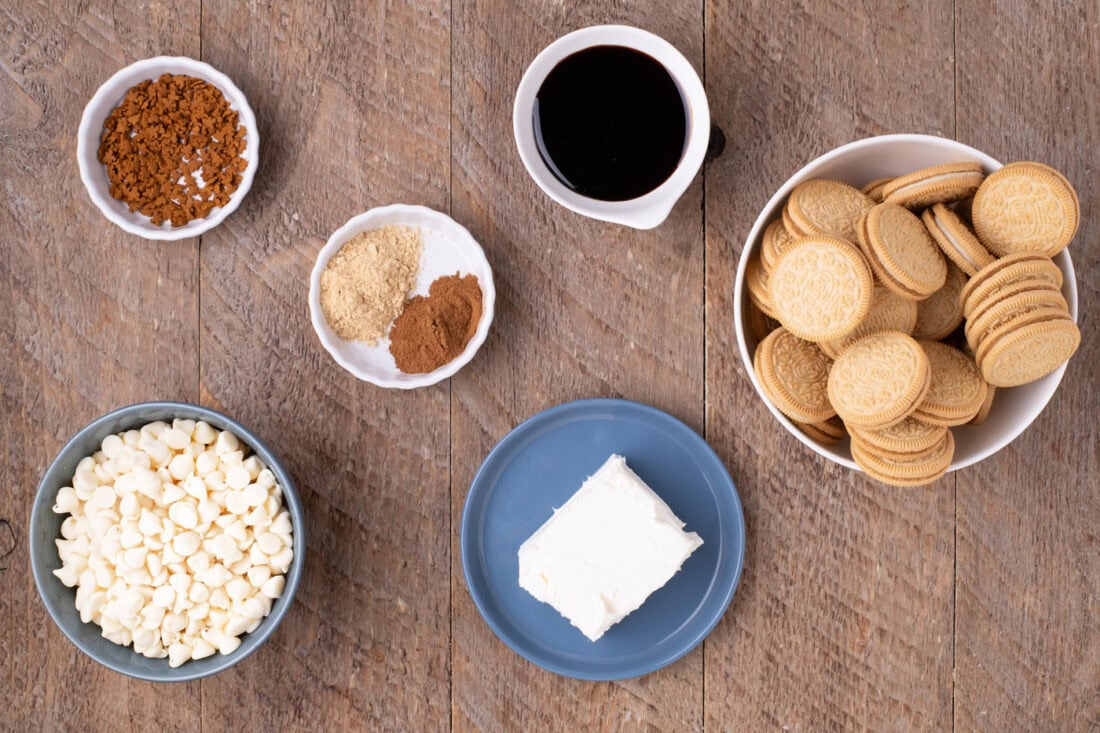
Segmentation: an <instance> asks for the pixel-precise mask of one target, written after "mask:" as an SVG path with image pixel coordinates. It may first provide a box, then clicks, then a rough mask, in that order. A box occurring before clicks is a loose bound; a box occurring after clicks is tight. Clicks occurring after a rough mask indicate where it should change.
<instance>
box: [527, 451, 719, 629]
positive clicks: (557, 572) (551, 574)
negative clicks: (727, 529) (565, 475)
mask: <svg viewBox="0 0 1100 733" xmlns="http://www.w3.org/2000/svg"><path fill="white" fill-rule="evenodd" d="M702 544H703V540H702V539H700V537H699V535H697V534H695V533H694V532H685V531H684V523H683V522H681V521H680V520H679V518H677V516H676V515H675V514H673V513H672V510H671V509H669V508H668V505H667V504H665V502H664V501H662V499H661V497H659V496H657V494H656V493H654V492H653V490H652V489H651V488H649V486H647V485H646V483H645V482H644V481H642V480H641V479H640V478H638V476H637V474H635V473H634V472H633V471H631V470H630V467H629V466H627V465H626V459H625V458H623V457H622V456H619V455H612V456H611V457H610V458H608V459H607V462H606V463H604V464H603V466H602V467H601V468H600V470H598V471H596V473H595V474H594V475H592V476H591V477H590V478H589V479H588V480H587V481H585V482H584V484H583V485H582V486H581V488H580V489H579V490H578V491H577V493H575V494H573V496H572V497H571V498H570V499H569V501H567V502H565V504H564V505H563V506H562V507H561V508H560V509H557V510H555V511H554V515H553V516H552V517H550V519H548V520H546V523H545V524H543V525H542V526H541V527H539V529H538V530H537V531H536V532H535V533H534V534H533V535H531V536H530V537H529V538H528V539H527V541H526V542H524V543H523V545H522V546H521V547H520V548H519V584H520V587H521V588H523V589H524V590H526V591H527V592H528V593H530V594H531V595H533V596H534V597H535V598H537V599H538V600H540V601H542V602H543V603H549V604H550V605H551V606H553V607H554V609H556V610H557V611H558V613H560V614H561V615H562V616H564V617H565V618H567V619H568V620H569V622H570V623H571V624H573V625H574V626H576V627H577V628H578V629H580V631H581V633H583V634H584V635H585V636H587V637H588V638H589V639H591V640H592V641H596V640H597V639H599V638H600V637H601V636H603V634H604V632H605V631H607V630H608V629H609V628H611V627H612V626H614V625H615V624H617V623H618V622H619V621H622V620H623V619H624V618H626V616H627V615H628V614H629V613H631V612H632V611H634V610H636V609H637V608H639V607H640V606H641V605H642V604H643V603H645V600H646V598H648V597H649V596H650V594H651V593H653V592H654V591H656V590H658V589H659V588H661V587H662V586H664V584H665V583H667V582H668V581H669V580H671V579H672V576H674V575H675V574H676V573H677V572H678V571H679V570H680V566H682V565H683V564H684V561H685V560H687V559H688V558H689V557H690V556H691V553H693V552H695V549H696V548H698V547H699V546H700V545H702Z"/></svg>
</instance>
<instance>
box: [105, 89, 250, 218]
mask: <svg viewBox="0 0 1100 733" xmlns="http://www.w3.org/2000/svg"><path fill="white" fill-rule="evenodd" d="M245 133H246V131H245V128H244V127H242V126H241V125H240V124H239V120H238V117H237V113H236V111H234V110H233V108H231V107H230V106H229V102H228V101H226V99H225V95H224V94H222V92H221V90H220V89H218V88H217V87H216V86H214V85H213V84H209V83H207V82H205V81H203V80H202V79H196V78H195V77H193V76H184V75H179V74H175V75H174V74H164V75H162V76H161V77H160V78H159V79H157V80H155V81H152V80H149V81H143V82H141V83H140V84H137V85H135V86H133V87H131V88H130V90H129V91H127V92H126V96H125V97H123V99H122V102H121V103H120V104H119V105H118V106H117V107H115V109H114V110H113V111H112V112H111V114H110V115H108V117H107V119H106V120H105V121H104V123H103V137H102V139H101V140H100V142H99V153H98V156H97V157H98V158H99V162H100V163H102V164H103V165H104V166H106V168H107V180H108V181H109V182H110V184H111V188H110V191H111V196H113V197H115V198H116V199H118V200H119V201H121V202H123V203H124V204H126V205H127V206H128V207H129V208H130V211H137V212H139V213H142V214H145V215H146V216H148V217H149V219H150V220H151V221H152V222H153V224H155V225H156V226H160V225H161V224H162V223H164V222H165V221H170V222H171V223H172V226H174V227H180V226H183V225H184V224H186V223H187V222H189V221H191V220H193V219H201V218H203V217H205V216H206V215H208V214H209V213H210V212H211V211H212V210H213V209H214V208H215V207H217V206H225V205H226V204H227V203H229V198H230V196H232V195H233V192H234V191H236V190H237V187H238V186H240V184H241V172H242V171H244V169H245V168H246V167H247V166H248V161H247V160H245V159H244V158H242V157H240V156H241V153H243V152H244V149H245V137H246V134H245Z"/></svg>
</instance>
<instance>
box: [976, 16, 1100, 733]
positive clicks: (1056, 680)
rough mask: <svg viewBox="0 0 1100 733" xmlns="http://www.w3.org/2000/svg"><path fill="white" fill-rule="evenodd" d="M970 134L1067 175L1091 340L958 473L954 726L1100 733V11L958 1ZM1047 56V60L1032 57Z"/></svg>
mask: <svg viewBox="0 0 1100 733" xmlns="http://www.w3.org/2000/svg"><path fill="white" fill-rule="evenodd" d="M955 27H956V34H957V38H958V77H957V92H958V101H959V104H958V110H959V113H958V126H959V139H960V140H962V141H963V142H965V143H968V144H970V145H974V146H975V147H977V148H979V149H981V150H984V151H986V152H988V153H989V154H990V155H992V156H993V157H995V158H998V159H999V160H1003V161H1006V162H1007V161H1012V160H1021V159H1024V160H1038V161H1042V162H1045V163H1048V164H1050V165H1053V166H1055V167H1056V168H1058V169H1059V170H1061V171H1062V172H1064V173H1065V175H1066V176H1067V177H1068V178H1069V179H1070V181H1072V182H1073V184H1074V185H1075V186H1076V188H1077V192H1078V194H1079V196H1080V199H1081V212H1082V220H1081V229H1080V231H1079V232H1078V234H1077V238H1076V239H1075V240H1074V242H1073V244H1071V245H1070V254H1071V256H1072V257H1073V263H1074V266H1075V267H1076V269H1077V287H1078V293H1079V296H1080V305H1079V313H1080V316H1079V318H1078V321H1079V323H1080V325H1081V330H1082V335H1083V338H1082V344H1081V348H1080V350H1079V351H1078V353H1077V355H1076V356H1075V357H1074V358H1073V361H1072V362H1071V363H1070V366H1069V369H1068V370H1067V371H1066V375H1065V378H1064V380H1063V381H1062V385H1061V387H1060V388H1059V390H1058V392H1057V393H1056V394H1055V395H1054V398H1053V399H1052V400H1051V402H1050V404H1048V405H1047V407H1046V409H1045V410H1044V412H1043V413H1042V414H1041V415H1040V416H1039V418H1038V419H1037V420H1036V421H1035V422H1034V423H1033V424H1032V425H1031V427H1030V428H1029V429H1028V430H1027V432H1025V433H1024V434H1023V435H1021V436H1020V437H1019V438H1018V439H1017V440H1016V441H1015V442H1014V443H1013V444H1012V445H1010V446H1009V447H1008V448H1005V449H1004V450H1003V451H1001V452H1000V453H998V454H997V455H996V456H994V457H992V458H989V459H987V460H986V461H984V462H982V463H981V464H979V465H978V466H975V467H974V468H971V469H968V470H966V471H964V472H962V473H961V474H960V476H959V492H958V496H959V500H958V558H957V559H958V575H957V580H956V599H957V622H956V630H957V642H956V694H955V723H956V727H958V728H959V729H963V730H977V729H981V730H1008V729H1017V730H1086V729H1088V730H1092V729H1096V728H1098V727H1100V643H1098V639H1100V606H1098V604H1100V593H1098V578H1100V550H1098V546H1097V534H1096V525H1097V519H1098V517H1100V491H1098V490H1097V489H1098V486H1100V483H1098V479H1097V476H1098V475H1100V453H1098V442H1097V430H1096V415H1097V413H1098V412H1100V391H1098V382H1097V379H1096V374H1097V368H1096V364H1097V361H1098V360H1100V340H1098V338H1097V329H1096V319H1095V316H1094V314H1095V313H1096V311H1097V309H1098V308H1100V291H1098V287H1097V282H1100V259H1098V258H1097V247H1096V241H1097V238H1098V237H1100V221H1098V219H1097V216H1096V212H1097V211H1100V188H1098V187H1097V184H1096V170H1097V168H1098V167H1100V151H1098V150H1097V147H1096V142H1095V141H1096V137H1097V135H1098V134H1100V100H1098V98H1097V94H1096V78H1097V76H1098V74H1100V8H1098V7H1097V5H1096V4H1095V3H1038V4H1035V3H1020V4H1018V5H1015V6H1011V7H1002V6H998V7H997V8H993V7H991V6H990V5H989V4H987V3H981V2H971V1H969V0H967V1H964V2H959V3H958V7H957V15H956V24H955ZM1036 58H1042V59H1043V62H1042V63H1041V64H1036V63H1034V61H1033V59H1036Z"/></svg>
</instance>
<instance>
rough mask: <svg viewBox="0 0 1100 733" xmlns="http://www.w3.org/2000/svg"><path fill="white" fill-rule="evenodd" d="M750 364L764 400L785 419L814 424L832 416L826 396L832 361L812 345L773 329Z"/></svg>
mask: <svg viewBox="0 0 1100 733" xmlns="http://www.w3.org/2000/svg"><path fill="white" fill-rule="evenodd" d="M754 364H755V368H756V376H757V378H758V379H759V380H760V384H761V386H762V387H763V388H764V392H765V393H766V394H767V396H768V399H769V400H771V403H772V404H773V405H775V407H776V409H778V410H779V411H780V412H782V413H783V414H784V415H786V416H787V417H789V418H791V419H792V420H797V421H799V422H804V423H817V422H822V421H824V420H827V419H829V418H830V417H832V416H833V415H835V414H836V410H834V409H833V406H832V405H831V404H830V403H829V395H828V380H829V368H830V366H831V365H832V360H831V359H829V357H827V356H825V354H824V353H823V352H822V351H821V349H819V348H817V346H816V345H815V344H812V343H810V342H809V341H803V340H802V339H800V338H798V337H797V336H795V335H794V334H792V333H791V332H790V331H788V330H787V329H785V328H777V329H776V330H774V331H772V332H771V333H770V334H768V336H767V337H766V338H765V339H764V340H763V341H761V342H760V345H759V346H757V347H756V354H755V355H754Z"/></svg>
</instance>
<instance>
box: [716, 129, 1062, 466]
mask: <svg viewBox="0 0 1100 733" xmlns="http://www.w3.org/2000/svg"><path fill="white" fill-rule="evenodd" d="M894 143H918V144H927V145H934V146H936V147H937V148H941V149H949V150H954V151H957V152H958V153H960V154H961V155H964V156H967V157H969V158H973V159H975V160H977V161H979V162H981V163H982V166H983V167H984V168H986V169H988V170H991V171H996V170H998V169H1000V168H1002V167H1003V165H1004V164H1003V163H1001V162H1000V161H999V160H997V159H996V158H994V157H992V156H991V155H989V154H988V153H985V152H982V151H981V150H978V149H977V148H974V147H972V146H970V145H967V144H965V143H961V142H959V141H957V140H953V139H951V138H945V137H939V136H937V135H925V134H919V133H896V134H888V135H873V136H870V137H865V138H861V139H859V140H853V141H852V142H849V143H846V144H844V145H841V146H839V147H837V148H833V149H832V150H830V151H828V152H826V153H824V154H822V155H819V156H817V157H816V158H813V159H812V160H810V161H809V162H807V163H806V164H805V165H803V166H801V167H800V168H799V169H798V170H797V171H795V172H794V173H793V174H791V175H790V176H789V177H788V178H787V179H786V180H785V181H784V182H783V184H782V185H781V186H780V187H779V188H778V189H777V190H776V191H775V193H774V194H772V196H771V197H770V198H769V199H768V201H767V203H766V204H765V205H764V207H763V208H762V209H761V210H760V212H759V213H758V214H757V217H756V219H755V220H754V221H753V225H752V228H751V229H750V230H749V234H748V236H747V237H746V238H745V241H744V243H743V246H742V249H741V255H740V257H739V258H738V263H737V269H736V272H735V275H734V289H733V309H734V330H735V333H736V337H737V348H738V352H739V354H740V356H741V363H742V366H743V367H744V370H745V372H746V374H747V375H748V378H749V380H750V382H751V383H752V386H753V389H755V390H756V394H757V396H758V397H759V398H760V400H761V401H762V402H763V403H764V406H765V407H766V408H767V409H768V411H769V412H771V414H772V415H773V416H774V417H775V419H776V420H778V421H779V423H780V424H781V425H782V426H783V427H784V428H785V429H786V430H787V432H788V433H790V434H791V435H793V436H794V437H795V439H797V440H798V441H799V442H801V443H802V444H803V445H805V446H807V447H808V448H810V450H812V451H813V452H814V453H817V454H818V455H820V456H823V457H825V458H827V459H828V460H830V461H832V462H834V463H837V464H840V465H842V466H845V467H847V468H850V469H853V470H855V471H859V472H861V473H862V472H863V470H862V469H861V468H860V467H859V466H858V465H856V463H855V461H854V460H852V459H851V457H850V455H847V456H845V455H838V454H837V453H835V452H833V451H832V450H831V449H826V448H824V447H822V446H820V445H818V444H817V443H816V442H814V441H813V440H812V439H811V438H810V437H809V436H807V435H805V434H804V433H803V432H802V431H801V430H799V429H798V428H797V427H795V425H794V423H793V422H792V421H791V420H790V419H789V418H788V417H787V416H786V415H784V414H783V413H781V412H780V411H779V410H778V409H777V408H776V407H775V405H773V404H772V403H771V401H770V400H769V399H767V398H766V397H765V396H764V391H763V389H762V388H761V386H760V383H759V381H758V380H757V378H756V373H755V370H754V369H753V365H752V355H751V353H750V352H749V348H748V342H747V339H746V336H745V328H744V308H743V305H744V298H745V297H746V288H745V285H744V282H745V269H746V266H747V265H748V261H749V257H750V256H751V255H752V253H753V252H755V251H756V248H757V247H758V246H759V243H760V239H761V236H762V234H763V231H764V227H765V226H767V225H768V224H769V223H770V222H771V221H772V219H774V218H775V216H776V215H777V213H778V212H779V210H780V208H781V206H782V204H783V202H784V201H786V199H787V196H788V195H789V194H790V192H791V190H792V189H794V187H795V186H796V185H798V184H799V183H801V182H802V181H804V180H807V179H808V178H809V177H811V176H812V174H813V173H814V172H815V171H816V170H817V169H819V168H820V167H822V166H823V165H825V164H826V163H830V162H832V161H834V160H836V159H837V158H841V157H843V156H845V155H847V154H848V153H851V152H852V151H854V150H859V149H862V148H869V147H876V146H888V145H891V144H894ZM1053 261H1054V262H1055V264H1057V265H1058V266H1059V267H1060V268H1061V269H1062V270H1063V272H1064V273H1065V283H1066V284H1065V286H1064V287H1065V288H1066V290H1067V292H1068V297H1067V298H1066V301H1067V303H1068V304H1069V312H1070V316H1071V317H1072V318H1073V320H1074V321H1077V318H1078V294H1077V280H1076V272H1075V270H1074V267H1073V260H1072V258H1071V257H1070V254H1069V250H1068V248H1067V249H1063V250H1062V251H1061V252H1059V253H1058V254H1057V255H1056V256H1055V257H1054V258H1053ZM1067 366H1068V364H1062V365H1061V366H1060V367H1058V368H1057V369H1055V370H1054V371H1053V372H1052V373H1051V374H1049V375H1047V376H1046V377H1044V379H1052V380H1053V383H1052V386H1051V388H1050V394H1049V395H1048V396H1047V398H1046V399H1045V400H1044V401H1043V404H1042V405H1041V406H1040V407H1039V408H1038V409H1037V410H1035V412H1034V414H1032V415H1031V416H1030V417H1029V418H1027V419H1026V420H1023V421H1021V422H1020V423H1019V424H1018V425H1017V426H1016V427H1015V428H1014V429H1013V430H1011V431H1009V432H1007V433H1006V434H1005V435H1004V436H1003V437H1002V438H1000V439H999V440H997V441H995V442H993V443H991V444H990V445H989V446H986V447H985V448H983V449H982V450H981V451H979V452H976V453H975V455H973V456H971V457H969V458H967V459H965V460H952V462H951V465H950V466H949V467H948V469H947V470H948V472H951V471H957V470H959V469H961V468H966V467H967V466H972V465H974V464H976V463H979V462H980V461H983V460H985V459H987V458H989V457H990V456H992V455H994V454H995V453H997V452H998V451H1000V450H1001V449H1003V448H1004V447H1005V446H1007V445H1008V444H1010V443H1011V442H1012V441H1014V440H1016V438H1018V437H1020V435H1021V434H1023V432H1024V431H1025V430H1027V428H1028V427H1029V426H1030V425H1031V423H1033V422H1034V421H1035V419H1036V418H1038V417H1039V415H1040V414H1042V412H1043V410H1045V409H1046V406H1047V405H1048V404H1049V403H1050V400H1051V399H1052V398H1053V396H1054V394H1055V393H1056V392H1057V391H1058V386H1059V385H1060V384H1061V381H1062V377H1063V375H1064V374H1065V371H1066V367H1067Z"/></svg>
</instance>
